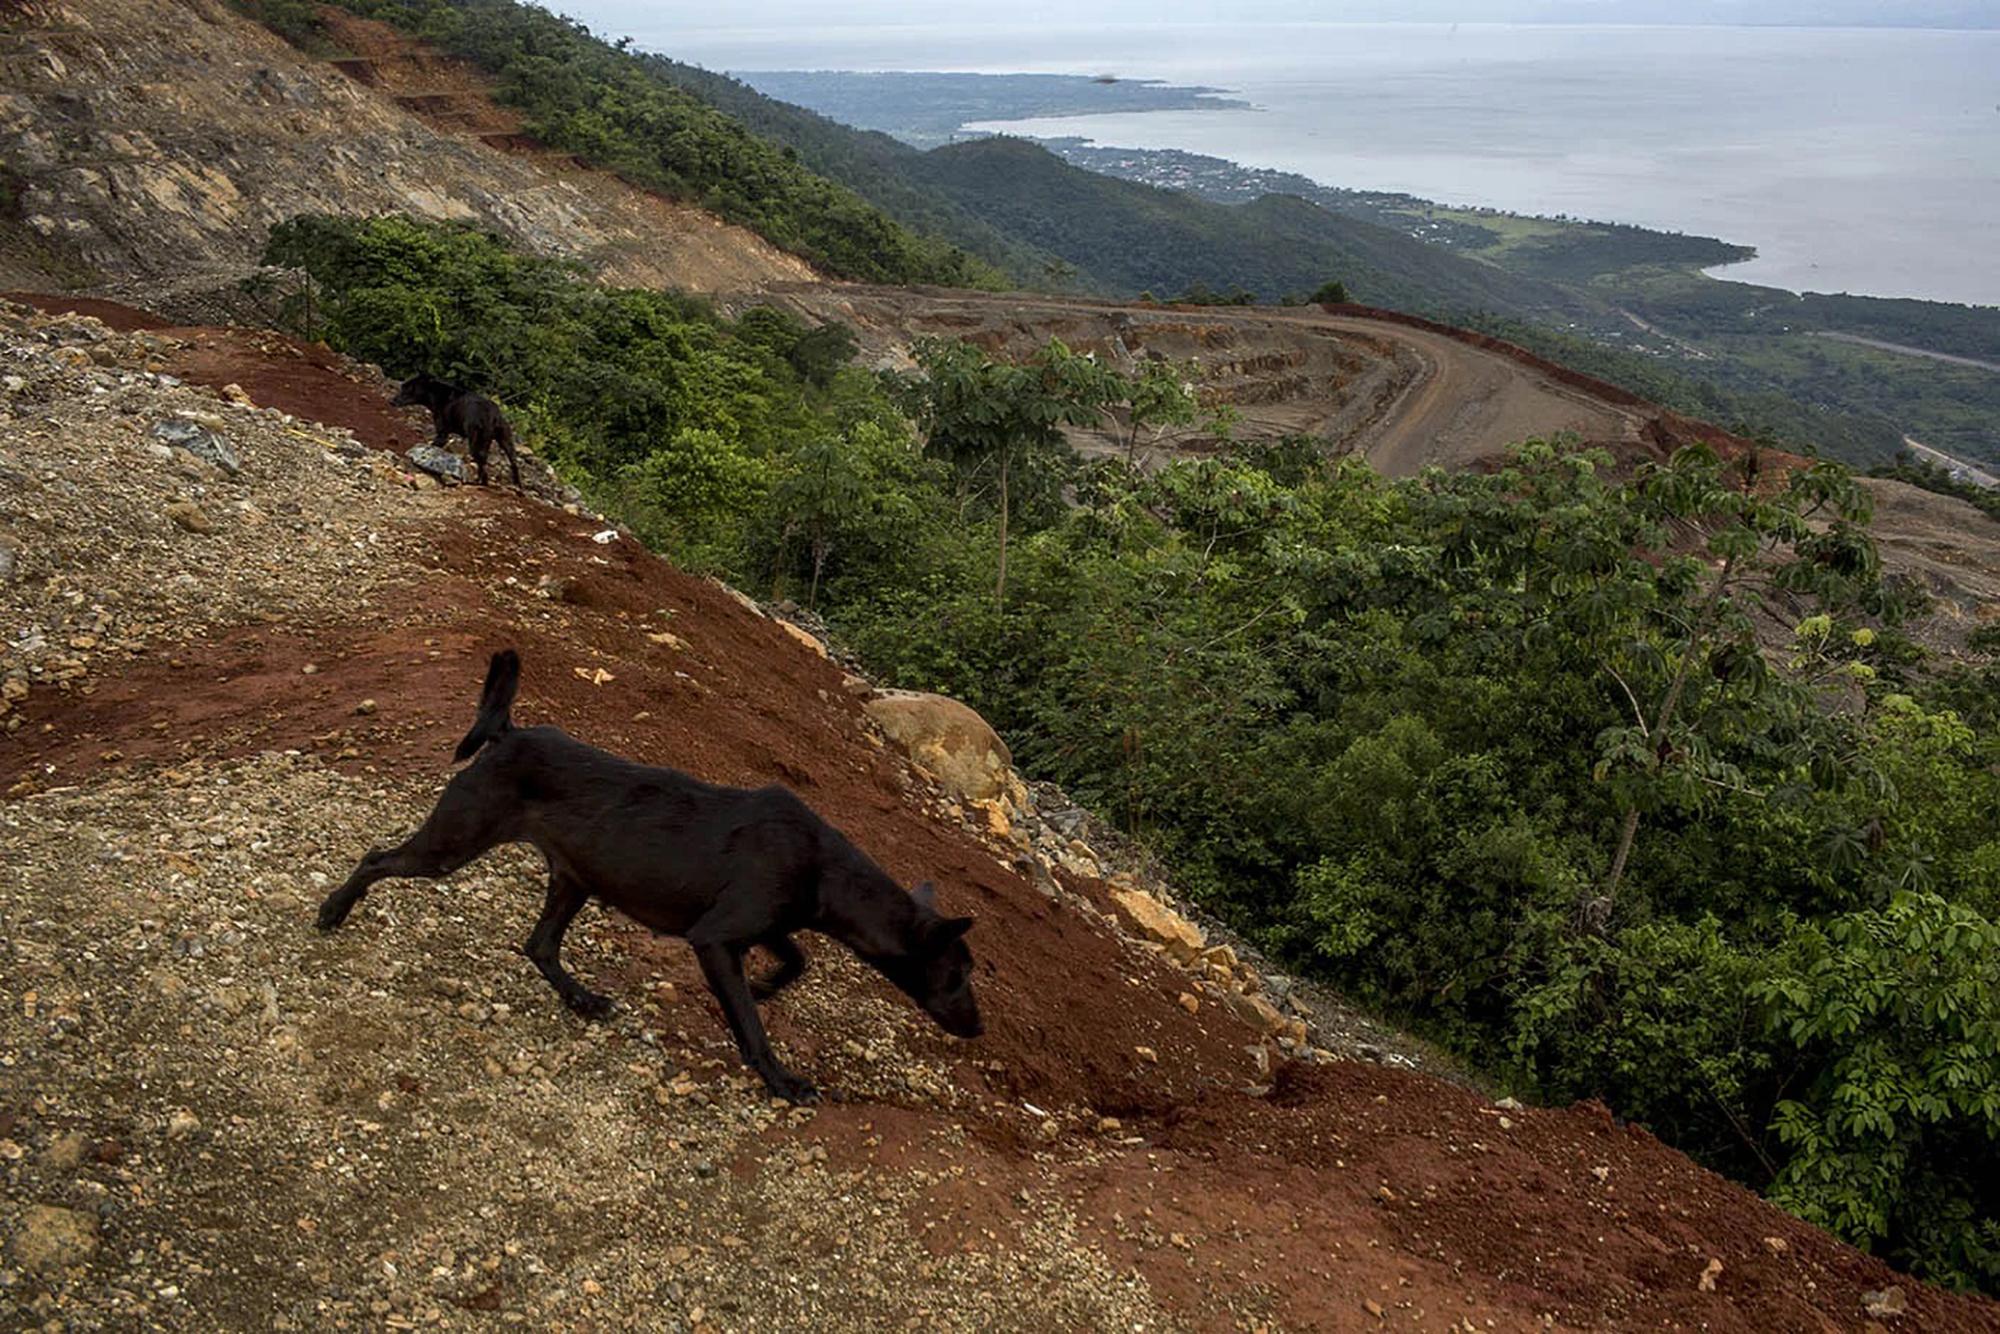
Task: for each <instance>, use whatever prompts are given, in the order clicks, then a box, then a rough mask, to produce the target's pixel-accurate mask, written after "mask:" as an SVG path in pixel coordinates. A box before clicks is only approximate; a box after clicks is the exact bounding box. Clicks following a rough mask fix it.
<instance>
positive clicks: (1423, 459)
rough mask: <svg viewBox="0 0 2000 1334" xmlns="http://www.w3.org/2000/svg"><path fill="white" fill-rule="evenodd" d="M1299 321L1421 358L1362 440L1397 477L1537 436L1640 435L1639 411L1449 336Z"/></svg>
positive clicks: (1375, 324) (1460, 463) (1369, 324)
mask: <svg viewBox="0 0 2000 1334" xmlns="http://www.w3.org/2000/svg"><path fill="white" fill-rule="evenodd" d="M1295 318H1298V319H1299V320H1300V321H1301V322H1302V323H1304V324H1306V325H1307V326H1308V327H1310V328H1314V329H1322V330H1326V331H1329V332H1331V333H1334V334H1338V335H1346V336H1351V337H1357V338H1371V339H1385V340H1387V341H1389V342H1392V343H1394V344H1395V345H1397V346H1398V347H1401V348H1403V349H1407V351H1408V352H1409V353H1411V354H1412V355H1413V356H1414V358H1415V361H1416V363H1417V367H1418V369H1417V371H1416V374H1415V375H1414V376H1413V377H1412V378H1411V380H1410V381H1409V382H1408V383H1407V384H1406V385H1405V386H1404V388H1403V390H1402V392H1401V393H1400V394H1399V395H1398V397H1397V398H1396V399H1394V400H1393V401H1392V402H1391V403H1390V404H1389V405H1387V407H1386V408H1385V410H1384V411H1383V412H1382V413H1381V414H1380V415H1379V416H1378V417H1377V418H1376V419H1375V420H1374V421H1372V422H1370V423H1368V424H1366V425H1365V426H1363V427H1362V428H1361V432H1360V434H1359V436H1358V438H1357V439H1356V441H1355V447H1356V448H1357V449H1358V450H1359V452H1361V453H1362V454H1364V455H1366V456H1367V458H1368V461H1369V462H1371V463H1373V464H1374V465H1375V466H1376V467H1377V468H1379V469H1381V470H1382V471H1383V472H1385V473H1387V474H1389V475H1390V476H1392V477H1408V476H1411V475H1413V474H1415V473H1417V472H1419V471H1421V470H1422V469H1424V468H1427V467H1434V466H1435V467H1442V468H1459V467H1464V466H1466V465H1467V464H1470V463H1473V462H1475V461H1477V460H1479V459H1482V458H1488V457H1491V456H1492V455H1494V454H1496V453H1498V452H1499V451H1500V450H1502V449H1505V448H1506V447H1507V446H1508V445H1510V444H1514V443H1516V442H1518V441H1521V440H1526V439H1529V438H1531V437H1535V436H1548V435H1551V434H1556V433H1567V434H1573V435H1577V436H1580V437H1582V438H1583V439H1585V440H1593V441H1626V440H1630V441H1636V440H1637V438H1638V432H1637V423H1636V419H1635V417H1634V416H1633V414H1631V413H1629V412H1626V411H1623V410H1621V409H1619V408H1617V407H1614V406H1612V405H1611V404H1608V403H1605V402H1603V401H1601V400H1598V399H1593V398H1591V397H1589V396H1588V395H1586V394H1583V393H1581V392H1579V391H1577V390H1574V389H1570V388H1568V387H1566V386H1563V385H1560V384H1557V383H1555V382H1554V381H1553V380H1551V379H1549V378H1547V377H1546V376H1543V375H1539V374H1537V373H1535V372H1534V371H1532V370H1528V369H1526V368H1524V367H1522V366H1520V365H1517V364H1516V363H1514V362H1511V361H1508V360H1506V359H1504V358H1502V357H1500V356H1498V355H1496V354H1494V353H1492V352H1488V351H1485V350H1484V349H1481V348H1476V347H1472V346H1469V345H1468V344H1466V343H1464V342H1461V341H1458V340H1456V339H1453V338H1450V337H1447V336H1445V335H1443V334H1436V333H1431V332H1429V331H1427V330H1422V329H1412V328H1406V327H1402V326H1399V325H1385V324H1383V323H1381V322H1380V321H1376V320H1369V319H1365V318H1352V317H1339V316H1324V315H1319V316H1300V317H1295Z"/></svg>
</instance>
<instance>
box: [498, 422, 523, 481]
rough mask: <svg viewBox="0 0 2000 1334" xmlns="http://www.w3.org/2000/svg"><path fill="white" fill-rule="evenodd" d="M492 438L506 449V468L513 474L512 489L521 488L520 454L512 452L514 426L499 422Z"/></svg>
mask: <svg viewBox="0 0 2000 1334" xmlns="http://www.w3.org/2000/svg"><path fill="white" fill-rule="evenodd" d="M493 438H494V439H496V440H498V441H499V442H500V448H502V449H504V450H506V451H507V468H508V470H509V471H510V472H512V473H513V474H514V489H515V490H516V491H519V490H520V489H521V456H520V455H519V454H516V453H515V452H514V428H513V427H511V426H509V425H508V424H507V423H506V422H504V421H503V422H501V423H500V429H499V430H497V431H495V432H494V433H493Z"/></svg>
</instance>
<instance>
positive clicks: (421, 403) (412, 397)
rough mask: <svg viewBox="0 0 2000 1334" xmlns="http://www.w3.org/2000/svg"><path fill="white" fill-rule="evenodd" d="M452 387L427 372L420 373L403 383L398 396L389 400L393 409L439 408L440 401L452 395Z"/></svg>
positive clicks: (397, 391)
mask: <svg viewBox="0 0 2000 1334" xmlns="http://www.w3.org/2000/svg"><path fill="white" fill-rule="evenodd" d="M452 392H453V391H452V387H451V386H450V385H448V384H446V383H445V382H444V381H443V380H440V379H438V378H437V377H436V376H434V375H431V374H430V373H429V372H427V371H419V372H417V373H416V374H415V375H412V376H411V377H410V378H409V379H407V380H405V381H403V383H402V385H401V387H399V388H398V389H397V390H396V396H395V397H394V398H392V399H390V400H389V406H390V407H392V408H429V407H435V406H437V404H438V402H439V400H441V399H448V398H450V397H451V395H452Z"/></svg>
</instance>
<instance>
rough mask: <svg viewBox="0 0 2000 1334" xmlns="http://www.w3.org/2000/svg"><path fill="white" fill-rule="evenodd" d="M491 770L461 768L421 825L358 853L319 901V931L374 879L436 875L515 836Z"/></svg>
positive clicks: (337, 919) (514, 812)
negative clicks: (392, 842)
mask: <svg viewBox="0 0 2000 1334" xmlns="http://www.w3.org/2000/svg"><path fill="white" fill-rule="evenodd" d="M490 775H491V771H490V769H488V768H487V767H485V766H481V765H474V766H473V767H471V768H470V769H467V770H465V771H464V772H462V773H460V774H459V775H458V776H457V777H456V778H454V779H452V780H451V782H450V783H449V784H447V785H446V787H445V790H444V795H443V796H441V797H439V798H438V804H437V807H436V808H435V809H434V810H432V811H431V813H430V818H429V819H427V820H425V821H424V823H423V827H422V828H420V829H418V830H417V832H416V833H414V834H412V835H410V836H409V838H407V839H405V840H404V841H403V842H402V843H400V844H398V845H397V846H395V847H393V848H376V849H375V850H374V851H372V852H370V853H369V854H368V855H367V856H366V857H363V858H362V859H361V864H360V865H359V866H357V867H355V868H354V874H353V875H350V876H349V877H347V883H346V884H344V885H342V886H341V887H340V888H339V889H336V890H334V891H333V893H331V894H329V895H327V896H326V901H325V902H324V903H322V904H320V906H319V928H320V930H322V931H331V930H333V929H334V928H335V927H337V926H339V925H340V924H341V923H342V922H344V921H346V920H347V914H348V913H350V912H352V911H353V910H354V905H355V904H357V903H359V902H360V901H361V897H362V895H364V894H366V893H367V892H368V888H369V886H371V885H373V884H374V883H375V882H376V881H377V880H388V879H390V878H392V877H404V878H408V879H415V880H437V879H440V878H441V877H444V876H447V875H450V874H451V873H452V872H453V871H456V870H457V869H458V868H459V867H461V866H464V865H465V864H466V863H467V862H470V861H472V860H473V859H474V858H476V857H478V856H479V855H480V854H481V853H483V852H485V851H487V850H488V849H489V848H494V847H497V846H499V845H500V844H502V843H510V842H512V841H514V839H515V838H516V837H517V836H518V835H517V831H516V829H515V828H514V825H515V821H516V819H517V816H518V808H517V807H516V806H515V805H514V803H513V801H512V800H511V797H510V796H509V794H507V793H505V792H502V791H500V790H499V784H498V782H497V780H496V779H494V778H493V777H491V776H490Z"/></svg>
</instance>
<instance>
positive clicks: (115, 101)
mask: <svg viewBox="0 0 2000 1334" xmlns="http://www.w3.org/2000/svg"><path fill="white" fill-rule="evenodd" d="M0 39H4V40H0V70H4V73H5V79H4V81H0V85H3V86H4V91H0V162H4V163H5V164H6V172H5V176H6V181H7V183H8V188H7V190H6V191H5V195H6V197H7V200H8V207H7V208H5V209H0V215H11V221H10V220H8V218H7V217H6V216H0V235H7V234H11V235H12V236H13V237H14V238H15V242H14V243H10V244H8V245H7V246H6V247H5V249H6V251H7V255H6V260H5V264H6V267H7V268H8V269H9V270H10V273H11V278H10V281H12V282H14V283H16V284H18V285H23V286H30V285H32V286H44V287H46V286H51V285H55V286H94V287H99V288H102V287H106V286H110V287H114V288H134V287H136V288H143V289H144V290H146V291H149V292H153V293H158V292H160V291H161V290H163V289H167V288H174V289H187V290H191V291H200V290H204V289H208V288H218V287H227V288H233V286H234V283H235V281H236V280H237V279H238V278H239V277H241V276H242V275H243V274H244V273H245V272H247V271H248V270H250V269H251V268H253V267H254V266H255V264H256V260H257V256H258V254H259V253H260V252H261V251H262V249H263V245H264V239H265V233H266V232H267V231H268V229H269V227H270V225H271V224H272V223H274V222H278V221H281V220H283V219H285V218H289V217H292V216H294V215H296V214H299V213H305V212H331V213H353V214H373V213H383V212H405V213H410V214H414V215H416V216H419V217H426V218H434V219H440V220H450V221H458V222H468V223H476V224H478V225H481V226H485V227H491V228H493V229H495V230H497V231H499V232H501V233H502V234H504V235H506V236H509V237H511V238H513V239H514V240H516V241H517V242H519V243H521V244H524V245H526V246H527V247H529V248H531V249H533V250H535V251H537V252H539V253H542V254H558V255H567V256H571V257H574V258H577V259H581V260H584V261H586V262H588V263H590V264H591V265H592V266H593V267H596V268H598V269H600V270H601V271H602V272H604V273H606V274H607V275H609V276H611V277H612V278H614V279H615V280H617V281H622V282H628V283H634V284H643V285H649V286H652V285H660V286H678V287H686V288H690V289H693V290H697V291H713V290H717V289H727V290H738V289H743V288H755V287H759V286H762V285H765V284H767V283H770V282H773V281H797V280H801V279H809V278H811V277H813V276H814V274H813V271H812V269H811V267H810V266H809V265H807V264H806V263H805V262H803V261H802V260H800V259H798V258H797V257H796V256H793V255H789V254H786V253H784V252H783V251H781V250H779V249H778V248H777V247H775V246H773V245H771V244H770V243H769V242H767V241H765V240H764V239H763V238H761V237H759V236H757V235H755V234H754V233H752V232H750V231H748V230H746V229H744V228H741V227H732V226H728V225H726V224H724V223H722V222H720V221H719V220H718V219H716V218H715V217H714V215H712V214H710V213H707V212H704V211H702V210H700V209H696V208H691V207H688V206H686V205H681V204H675V203H671V202H669V201H667V200H666V199H663V198H661V197H660V196H658V195H656V194H651V193H648V192H647V191H644V190H641V189H637V188H634V187H633V186H631V185H628V184H626V183H624V182H622V181H619V180H617V179H616V178H615V177H612V176H610V175H608V174H605V173H602V172H591V171H586V170H582V169H579V168H578V167H577V166H576V164H575V163H574V162H572V161H571V160H570V159H569V158H568V156H567V155H561V154H555V155H552V154H547V153H526V154H522V153H512V152H509V151H506V149H505V148H503V147H499V146H496V145H495V144H494V143H489V142H486V141H485V140H483V139H481V138H480V137H479V136H478V135H477V134H475V133H464V132H453V131H452V130H450V129H443V128H438V127H433V126H431V125H429V124H426V123H425V122H424V121H423V120H421V119H419V118H418V117H416V116H415V115H413V114H411V113H410V112H408V111H406V110H404V109H403V108H402V107H400V106H399V105H398V104H397V103H396V102H395V101H393V100H391V99H390V98H389V97H387V96H383V95H381V94H379V93H376V92H372V91H370V90H369V89H368V88H366V87H365V86H363V85H360V84H357V83H355V82H353V81H351V80H349V79H347V78H344V77H342V76H341V74H340V73H338V72H337V71H336V70H335V69H334V68H333V67H331V66H329V65H326V64H324V63H321V62H317V61H313V60H310V59H307V58H304V57H302V56H301V54H300V53H299V52H298V51H296V50H294V49H293V48H292V47H290V46H288V45H286V44H285V43H283V42H281V41H280V40H278V39H277V38H276V37H274V36H273V35H272V34H271V33H269V32H267V31H266V30H264V29H263V28H262V27H260V26H259V25H257V24H255V23H253V22H251V21H249V20H248V19H246V18H243V17H242V16H240V15H238V14H236V13H235V12H234V11H232V10H230V9H227V8H225V7H223V6H221V5H219V4H201V5H193V6H190V5H188V4H183V3H178V2H177V0H66V3H65V4H64V5H63V6H62V8H61V9H60V11H51V12H50V13H49V14H48V15H46V16H45V17H38V16H37V15H36V14H34V13H33V12H29V13H26V14H21V15H15V16H13V17H11V18H9V17H0ZM432 78H433V79H434V80H435V81H436V82H437V83H440V84H443V85H445V86H446V87H451V86H452V83H451V79H450V77H449V71H437V70H434V71H433V72H432ZM495 138H496V139H498V140H500V141H502V142H505V138H506V137H505V136H495ZM26 241H32V242H33V243H34V246H33V249H32V250H31V249H30V248H29V247H28V246H27V245H25V244H22V243H21V242H26Z"/></svg>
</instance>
